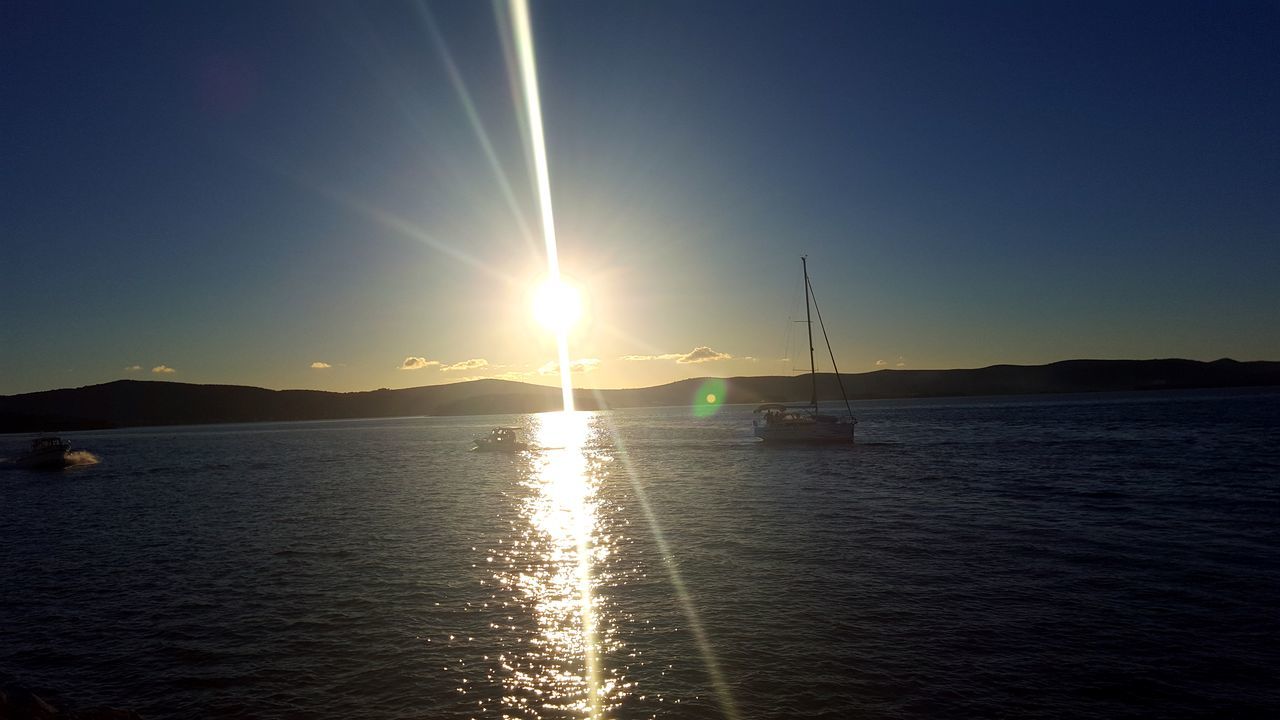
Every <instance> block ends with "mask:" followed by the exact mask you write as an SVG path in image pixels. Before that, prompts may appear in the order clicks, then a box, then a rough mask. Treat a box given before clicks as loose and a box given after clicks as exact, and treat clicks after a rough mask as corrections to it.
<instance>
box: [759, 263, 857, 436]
mask: <svg viewBox="0 0 1280 720" xmlns="http://www.w3.org/2000/svg"><path fill="white" fill-rule="evenodd" d="M800 268H801V271H802V272H803V273H804V321H805V324H806V325H807V326H808V328H809V378H810V381H811V383H812V384H811V394H810V396H809V404H808V405H779V404H777V403H768V404H765V405H761V406H760V407H758V408H756V409H755V412H756V413H759V414H760V418H759V419H756V420H752V421H751V425H752V429H753V431H754V433H755V436H756V437H758V438H760V439H761V440H763V441H764V442H766V443H771V444H786V443H790V444H817V443H852V442H853V430H854V427H855V426H856V425H857V424H858V421H857V419H855V418H854V417H853V409H852V408H850V407H849V395H848V394H847V393H845V391H844V381H843V380H841V379H840V370H839V369H838V368H836V367H835V365H836V355H835V353H834V352H833V351H832V350H831V340H830V339H828V338H827V328H826V326H825V325H823V323H822V311H821V310H818V326H819V327H821V328H822V339H823V340H825V341H826V343H827V353H828V354H829V355H830V356H831V367H832V369H833V370H835V375H836V382H838V383H839V384H840V395H841V396H842V397H844V407H845V410H847V411H848V413H849V417H848V418H841V417H837V416H835V415H824V414H822V413H820V412H818V373H817V365H816V363H815V362H814V359H813V318H812V316H811V315H810V314H809V304H810V301H811V300H812V303H813V307H814V309H817V307H818V301H817V298H812V297H811V295H812V293H811V286H810V285H809V262H808V257H807V256H801V257H800Z"/></svg>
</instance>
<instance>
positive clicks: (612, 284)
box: [0, 0, 1280, 394]
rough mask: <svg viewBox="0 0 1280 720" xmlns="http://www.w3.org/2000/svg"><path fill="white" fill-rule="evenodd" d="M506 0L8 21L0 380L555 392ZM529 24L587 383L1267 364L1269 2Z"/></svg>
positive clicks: (1274, 152) (1277, 168) (1274, 325)
mask: <svg viewBox="0 0 1280 720" xmlns="http://www.w3.org/2000/svg"><path fill="white" fill-rule="evenodd" d="M503 8H504V6H503V5H498V6H494V5H491V4H488V3H483V2H469V1H464V2H442V3H427V4H423V5H419V4H414V3H359V4H357V3H349V4H329V3H321V2H311V1H307V2H259V1H255V2H210V3H197V2H179V3H172V2H156V3H129V2H112V3H48V2H31V3H23V2H16V3H14V2H9V3H5V4H4V5H3V7H2V8H0V393H6V394H7V393H15V392H26V391H32V390H42V389H49V388H54V387H68V386H79V385H86V384H92V383H97V382H104V381H108V380H112V379H117V378H122V377H131V378H143V379H166V380H177V381H186V382H210V383H233V384H247V385H259V386H265V387H273V388H318V389H330V390H362V389H373V388H377V387H409V386H415V385H426V384H435V383H441V382H450V381H456V380H459V379H464V378H473V377H482V376H488V377H511V378H519V379H528V380H532V381H535V382H545V383H548V384H551V383H554V382H555V380H556V379H557V378H556V376H555V375H554V374H540V373H539V370H540V368H543V366H544V365H545V364H546V363H548V362H550V361H552V360H553V359H554V357H555V350H554V343H553V342H552V341H551V338H550V337H549V336H548V335H547V333H546V332H545V331H544V330H542V329H541V328H539V327H538V326H536V325H535V324H534V323H533V322H532V321H531V319H530V312H529V307H528V306H529V302H528V295H529V288H530V287H531V285H532V284H533V283H534V281H535V280H536V279H537V277H538V275H539V274H540V272H542V270H543V269H544V263H543V255H542V245H541V237H540V235H538V234H537V232H538V230H537V228H538V220H537V214H536V210H537V205H536V200H535V197H536V196H535V192H534V189H533V185H532V181H531V171H530V162H529V160H528V154H527V150H526V149H525V143H524V142H523V140H522V138H523V135H522V132H523V131H522V115H521V113H520V110H519V109H518V105H517V102H516V101H517V98H518V94H517V91H518V88H517V80H516V76H515V75H514V74H513V71H512V69H511V67H510V65H509V62H508V59H507V51H506V50H505V49H504V48H505V47H507V46H508V45H509V43H508V42H507V41H505V40H504V37H505V33H506V31H505V30H504V27H505V25H504V20H503V16H504V15H505V12H504V9H503ZM532 13H533V23H534V39H535V43H536V48H537V56H538V63H539V74H540V85H541V92H542V106H543V114H544V121H545V124H546V131H547V143H548V153H549V163H550V174H551V183H552V188H553V196H554V200H555V209H556V219H557V228H558V234H559V241H560V256H561V264H562V267H563V269H564V272H565V273H566V274H567V275H569V276H571V277H572V278H574V279H575V280H577V281H578V283H579V284H581V285H582V286H583V287H584V288H585V289H586V293H587V297H588V309H587V317H586V319H585V322H584V323H583V324H582V325H581V326H580V327H579V328H578V329H577V331H576V332H575V335H574V337H573V339H572V345H571V353H572V356H573V357H574V358H583V359H585V360H586V362H584V363H583V365H584V369H586V370H590V371H589V372H584V373H581V374H579V375H578V376H576V377H577V378H578V379H577V382H578V383H579V384H581V385H586V386H595V387H630V386H641V385H651V384H657V383H661V382H666V381H670V380H674V379H677V378H681V377H689V376H694V375H722V376H729V375H764V374H779V373H788V372H791V371H792V369H793V368H796V367H801V366H803V365H805V362H804V361H802V360H800V359H799V357H800V356H801V352H802V350H800V349H799V347H798V343H795V342H788V338H789V336H790V337H792V339H793V340H794V334H795V332H796V330H797V328H800V329H802V328H803V326H797V325H795V324H794V323H791V322H790V321H789V320H790V319H794V318H797V317H801V316H802V315H803V310H802V306H801V304H800V288H801V284H800V263H799V256H800V255H801V254H802V253H807V254H808V255H809V257H810V266H811V271H812V275H813V282H814V286H815V290H816V292H817V296H818V300H819V301H820V302H821V307H822V310H823V313H824V319H825V320H826V321H827V324H828V331H829V332H830V334H831V338H832V342H833V344H834V346H835V352H836V357H837V359H838V360H839V361H840V363H841V365H840V369H841V370H842V371H848V372H861V371H868V370H873V369H876V368H877V367H891V368H892V367H905V368H950V367H978V366H984V365H990V364H995V363H1003V362H1011V363H1042V362H1051V361H1054V360H1062V359H1069V358H1081V357H1091V358H1151V357H1188V358H1196V359H1204V360H1209V359H1215V358H1219V357H1233V358H1236V359H1239V360H1254V359H1280V42H1277V37H1280V4H1277V3H1275V2H1257V3H1250V2H1230V1H1228V2H1211V1H1207V0H1206V1H1205V2H1194V3H1180V2H1163V3H1133V2H1075V1H1073V2H1062V3H1047V2H1044V3H1042V2H1033V3H1027V2H1012V1H1011V2H997V3H991V2H965V3H958V2H926V3H916V2H896V1H895V2H878V3H859V2H848V1H844V0H842V1H840V2H832V3H821V2H803V3H791V2H766V3H758V2H741V1H735V2H726V3H712V2H692V3H687V2H649V1H645V2H640V1H636V2H603V3H602V2H568V1H564V0H557V1H556V2H534V3H533V5H532ZM699 348H702V350H697V349H699ZM695 351H696V352H695ZM791 356H795V357H796V358H797V359H792V360H781V358H784V357H791ZM639 357H645V358H648V359H637V358H639ZM693 359H700V360H703V362H687V360H693ZM468 361H470V362H468ZM313 365H315V367H313ZM321 365H324V366H327V367H321ZM406 365H408V366H414V367H416V369H402V368H403V367H404V366H406ZM451 366H456V367H451Z"/></svg>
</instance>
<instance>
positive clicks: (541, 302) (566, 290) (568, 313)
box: [533, 280, 582, 336]
mask: <svg viewBox="0 0 1280 720" xmlns="http://www.w3.org/2000/svg"><path fill="white" fill-rule="evenodd" d="M533 317H534V318H535V319H536V320H537V321H538V324H539V325H541V326H542V327H544V328H546V329H548V330H550V331H552V332H554V333H556V335H557V336H559V335H561V334H566V335H567V334H568V332H569V330H570V329H572V328H573V326H574V325H575V324H576V323H577V322H578V320H579V318H581V317H582V293H581V292H580V291H579V290H578V288H576V287H574V286H573V285H571V284H569V283H567V282H565V281H564V280H560V281H558V282H557V281H555V280H547V281H545V282H543V283H542V284H540V285H538V287H537V288H536V289H535V290H534V291H533Z"/></svg>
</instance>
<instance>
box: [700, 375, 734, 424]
mask: <svg viewBox="0 0 1280 720" xmlns="http://www.w3.org/2000/svg"><path fill="white" fill-rule="evenodd" d="M728 392H729V386H728V384H726V383H725V381H724V380H721V379H720V378H711V379H709V380H707V381H706V382H703V383H702V384H701V385H699V386H698V389H697V390H696V391H694V394H693V414H694V416H695V417H700V418H703V417H711V416H712V415H715V414H716V413H718V412H720V408H721V407H722V406H723V405H724V399H725V395H726V394H728Z"/></svg>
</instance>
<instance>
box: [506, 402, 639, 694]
mask: <svg viewBox="0 0 1280 720" xmlns="http://www.w3.org/2000/svg"><path fill="white" fill-rule="evenodd" d="M592 415H593V414H592V413H587V412H555V413H544V414H541V415H538V416H536V422H537V423H538V426H537V428H536V431H535V433H534V443H535V445H536V446H537V447H538V448H540V449H539V450H538V451H537V452H534V453H530V457H529V463H530V466H529V472H528V475H527V477H525V478H524V480H523V485H524V488H523V490H524V491H525V492H524V494H523V498H522V500H521V501H520V508H519V513H520V517H521V519H522V520H523V521H524V522H523V523H521V524H520V525H519V526H517V527H515V528H514V530H515V533H514V535H515V537H514V538H513V539H512V541H511V542H510V543H509V550H508V552H509V557H508V558H507V560H508V562H507V563H505V565H506V569H504V570H501V571H500V572H498V573H496V574H495V579H496V580H497V581H498V582H499V584H500V585H501V586H504V587H505V588H506V589H507V590H508V592H510V593H511V595H513V596H514V597H515V598H517V600H518V601H519V602H520V603H521V604H523V605H525V606H526V607H527V608H528V610H530V614H531V616H532V619H533V620H534V621H536V623H537V630H536V632H531V633H530V635H531V637H530V638H529V640H528V643H527V647H526V648H525V649H524V651H523V652H522V653H511V654H507V655H504V657H503V658H502V661H503V669H504V670H505V671H506V673H505V679H504V681H503V686H504V693H503V704H504V706H506V708H507V710H508V711H509V712H512V713H515V714H518V715H519V716H523V717H538V718H541V717H547V716H550V717H556V716H564V715H572V716H577V717H589V718H602V717H605V716H606V714H607V713H608V711H609V710H610V708H612V707H615V706H616V704H617V703H618V702H619V701H620V700H621V698H622V697H623V696H624V695H625V694H626V691H627V683H625V682H623V681H622V679H621V678H620V677H618V676H617V675H616V674H615V673H613V672H609V671H606V670H603V669H602V662H601V660H602V657H603V656H604V655H605V654H606V653H607V651H609V650H611V649H614V648H616V647H618V641H617V639H616V637H615V633H614V630H613V629H612V627H611V626H610V625H609V623H607V622H602V621H601V608H600V604H599V598H598V596H597V593H596V589H597V588H598V587H600V584H601V582H602V581H603V580H604V579H605V578H606V577H607V572H606V570H605V568H606V560H607V558H608V556H609V554H610V551H611V550H610V544H611V542H612V541H611V539H610V537H609V536H608V535H607V534H606V533H605V531H604V530H603V528H602V526H601V522H600V518H599V515H600V513H599V509H600V503H601V499H600V496H599V490H600V483H601V481H602V479H603V477H604V475H605V473H604V466H605V465H606V464H607V463H608V462H609V457H608V455H607V454H605V453H603V452H601V451H600V450H599V449H596V448H593V447H592V444H591V442H590V438H591V420H592Z"/></svg>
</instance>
